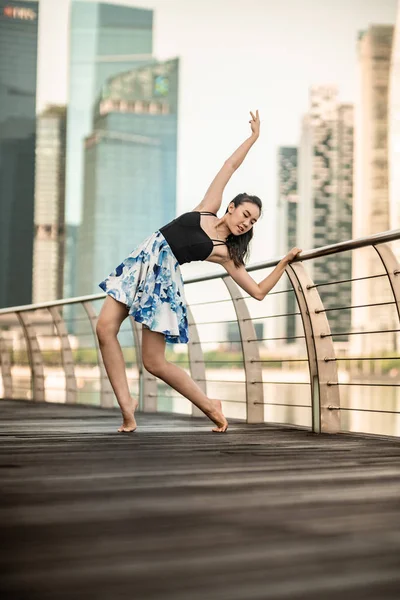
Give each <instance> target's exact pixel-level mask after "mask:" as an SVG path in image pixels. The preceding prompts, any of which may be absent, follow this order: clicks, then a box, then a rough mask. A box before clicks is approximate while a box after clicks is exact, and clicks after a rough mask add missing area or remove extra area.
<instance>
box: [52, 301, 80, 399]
mask: <svg viewBox="0 0 400 600" xmlns="http://www.w3.org/2000/svg"><path fill="white" fill-rule="evenodd" d="M48 311H49V313H50V315H51V318H52V319H53V323H54V326H55V328H56V330H57V334H58V337H59V339H60V345H61V360H62V364H63V367H64V373H65V386H66V390H65V401H66V403H67V404H75V403H76V401H77V385H76V377H75V364H74V358H73V356H72V350H71V346H70V343H69V338H68V331H67V328H66V325H65V321H64V319H63V318H62V317H61V314H60V311H59V310H58V308H57V307H56V306H49V308H48Z"/></svg>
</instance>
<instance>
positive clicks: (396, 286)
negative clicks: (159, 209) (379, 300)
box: [374, 244, 400, 321]
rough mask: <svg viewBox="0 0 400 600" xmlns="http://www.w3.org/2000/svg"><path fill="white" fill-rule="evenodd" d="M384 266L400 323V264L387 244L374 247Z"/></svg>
mask: <svg viewBox="0 0 400 600" xmlns="http://www.w3.org/2000/svg"><path fill="white" fill-rule="evenodd" d="M374 248H375V250H376V252H377V253H378V255H379V258H380V259H381V261H382V264H383V266H384V268H385V271H386V274H387V276H388V279H389V283H390V287H391V289H392V293H393V298H394V301H395V303H396V309H397V316H398V318H399V321H400V264H399V262H398V260H397V258H396V257H395V255H394V254H393V252H392V249H391V248H390V246H388V245H387V244H376V245H375V246H374Z"/></svg>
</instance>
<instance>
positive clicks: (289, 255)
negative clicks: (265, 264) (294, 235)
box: [283, 248, 302, 264]
mask: <svg viewBox="0 0 400 600" xmlns="http://www.w3.org/2000/svg"><path fill="white" fill-rule="evenodd" d="M300 252H302V250H300V248H292V249H291V250H290V252H288V253H287V254H286V256H285V258H284V259H283V262H284V263H286V264H289V263H290V262H292V260H293V259H294V258H296V256H297V255H298V254H300Z"/></svg>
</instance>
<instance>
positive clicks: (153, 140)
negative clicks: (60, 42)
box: [76, 59, 179, 295]
mask: <svg viewBox="0 0 400 600" xmlns="http://www.w3.org/2000/svg"><path fill="white" fill-rule="evenodd" d="M178 72H179V62H178V60H177V59H174V60H170V61H167V62H164V63H155V64H152V65H148V66H146V67H142V68H138V69H133V70H131V71H128V72H126V73H122V74H121V75H119V76H117V77H115V78H112V79H110V80H109V81H108V82H107V83H106V84H105V85H104V86H103V89H102V92H101V96H100V97H99V100H98V103H97V105H96V108H95V115H96V116H95V123H94V131H93V133H92V134H91V135H90V136H88V138H87V139H86V148H85V190H84V210H83V221H82V224H81V226H80V228H79V236H78V257H79V260H78V269H77V285H76V291H77V295H83V294H91V293H96V292H98V290H99V288H98V284H99V282H100V281H101V280H102V279H103V278H104V277H105V276H106V275H108V274H109V272H110V271H111V270H112V269H114V268H115V267H116V266H117V265H118V264H119V263H120V262H121V261H122V259H124V258H125V257H126V256H127V255H128V254H129V253H130V252H131V251H132V250H133V248H134V247H135V246H136V245H137V244H138V243H139V242H141V241H142V240H143V239H144V238H145V237H147V236H148V235H150V234H151V233H152V232H154V231H156V230H157V229H159V228H160V227H161V226H162V225H164V224H165V223H167V222H168V221H170V220H172V219H173V218H174V217H175V213H176V166H177V109H178Z"/></svg>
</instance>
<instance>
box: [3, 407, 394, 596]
mask: <svg viewBox="0 0 400 600" xmlns="http://www.w3.org/2000/svg"><path fill="white" fill-rule="evenodd" d="M0 414H1V423H0V444H1V445H0V493H1V507H0V515H1V516H0V540H1V551H0V552H1V557H0V558H1V572H2V575H1V577H0V592H1V597H2V598H4V600H14V599H17V598H18V600H28V599H29V600H58V599H60V600H61V599H62V600H67V599H68V600H71V599H85V600H86V599H88V598H89V599H91V598H93V599H96V600H114V599H125V598H127V599H128V598H129V599H134V598H138V599H140V600H144V599H146V600H217V599H218V600H225V599H226V600H239V599H240V600H265V599H267V598H282V599H286V598H288V599H289V598H290V599H300V598H301V599H307V600H317V599H318V600H321V599H322V598H323V599H324V600H331V599H333V598H335V599H336V598H338V597H339V595H340V598H341V600H343V599H344V598H350V597H351V598H353V599H354V598H360V599H361V598H362V599H363V600H366V599H372V598H373V599H379V600H381V599H386V598H390V599H392V598H393V600H394V599H395V598H396V599H398V598H399V595H400V591H399V590H400V558H399V557H400V440H396V439H383V438H373V437H363V436H355V435H344V434H339V435H335V436H328V435H319V436H317V435H313V434H311V433H309V432H307V431H302V430H296V429H284V428H282V427H274V426H268V425H246V424H243V423H234V424H232V425H231V426H230V429H229V430H228V433H227V434H224V435H218V434H213V433H211V431H210V430H211V423H210V422H209V421H208V420H206V419H192V418H190V417H179V416H171V415H149V414H140V413H139V414H138V424H139V428H138V430H137V432H135V433H134V434H126V435H121V434H117V433H116V428H117V426H118V425H119V423H120V419H119V414H118V411H115V410H104V409H97V408H89V407H80V406H64V405H55V404H34V403H32V402H26V401H20V402H18V401H14V402H13V401H6V400H2V401H0Z"/></svg>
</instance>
